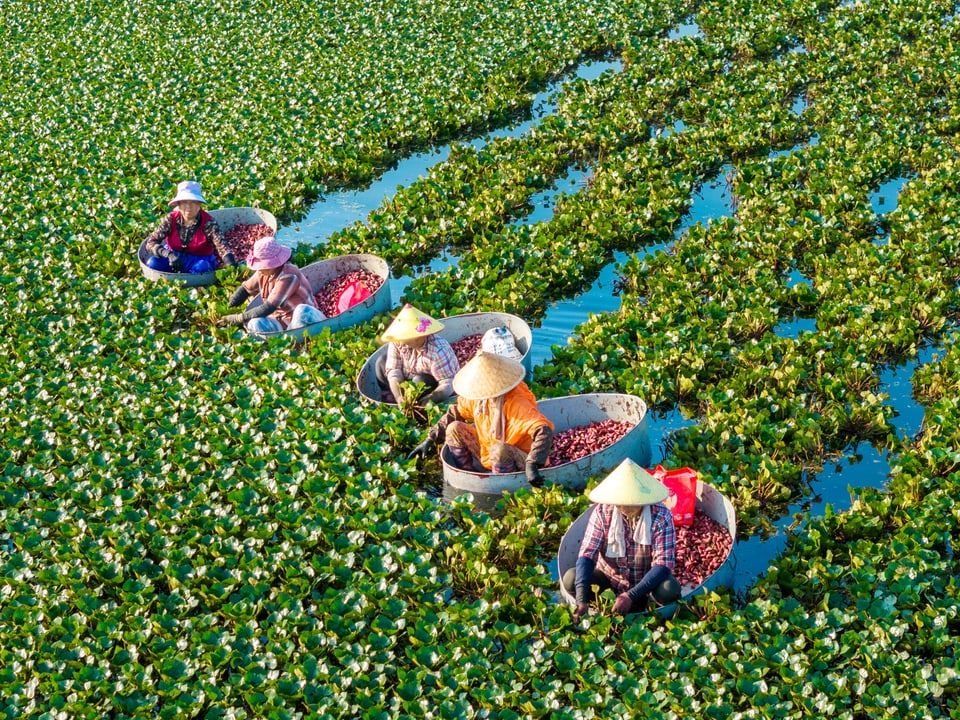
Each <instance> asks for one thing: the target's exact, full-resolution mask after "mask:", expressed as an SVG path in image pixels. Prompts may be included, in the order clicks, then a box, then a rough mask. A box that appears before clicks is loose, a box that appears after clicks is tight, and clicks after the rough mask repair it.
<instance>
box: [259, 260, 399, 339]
mask: <svg viewBox="0 0 960 720" xmlns="http://www.w3.org/2000/svg"><path fill="white" fill-rule="evenodd" d="M300 271H301V272H302V273H303V275H304V277H305V278H306V279H307V281H308V282H309V283H310V288H311V289H312V290H313V292H314V293H315V294H316V293H318V292H320V290H321V289H322V288H324V287H326V285H327V284H328V283H331V282H334V281H336V280H338V279H339V278H343V277H345V276H347V275H350V274H351V273H356V272H365V273H371V274H373V275H376V276H377V277H379V278H380V280H381V284H380V287H379V288H377V290H376V291H374V292H373V293H372V294H371V295H370V296H369V297H367V298H366V299H364V300H361V301H360V302H358V303H357V304H355V305H351V306H350V307H348V308H346V309H345V310H343V311H342V312H339V313H337V314H336V315H333V316H331V317H328V318H326V319H325V320H321V321H320V322H315V323H311V324H310V325H304V326H303V327H300V328H296V329H293V330H280V331H277V332H265V333H255V336H256V337H258V338H268V337H281V336H290V337H294V338H303V337H308V336H310V335H317V334H319V333H321V332H323V331H324V330H326V329H329V330H330V332H337V331H339V330H343V329H345V328H349V327H353V326H354V325H359V324H360V323H363V322H366V321H367V320H370V319H372V318H373V317H374V316H375V315H380V314H382V313H385V312H387V311H388V310H389V309H390V267H389V266H388V265H387V262H386V260H384V259H383V258H381V257H378V256H377V255H368V254H363V253H361V254H356V255H339V256H337V257H333V258H329V259H327V260H320V261H319V262H315V263H311V264H310V265H307V266H306V267H303V268H301V269H300ZM262 302H263V300H262V298H261V297H260V296H259V295H257V296H256V297H255V298H253V299H252V300H251V301H250V303H249V305H248V306H247V307H248V308H255V307H257V306H258V305H260V304H261V303H262Z"/></svg>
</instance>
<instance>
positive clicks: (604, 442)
mask: <svg viewBox="0 0 960 720" xmlns="http://www.w3.org/2000/svg"><path fill="white" fill-rule="evenodd" d="M633 427H634V426H633V424H632V423H628V422H625V421H623V420H598V421H596V422H592V423H587V424H586V425H576V426H574V427H572V428H569V429H567V430H561V431H560V432H558V433H556V434H555V435H554V436H553V448H552V449H551V451H550V457H549V458H548V463H547V464H548V465H563V464H564V463H568V462H574V461H576V460H579V459H580V458H583V457H586V456H587V455H591V454H593V453H595V452H598V451H600V450H603V449H604V448H606V447H609V446H610V445H613V444H614V443H615V442H616V441H617V440H619V439H620V438H622V437H623V436H624V435H626V434H627V433H628V432H630V431H631V430H632V429H633Z"/></svg>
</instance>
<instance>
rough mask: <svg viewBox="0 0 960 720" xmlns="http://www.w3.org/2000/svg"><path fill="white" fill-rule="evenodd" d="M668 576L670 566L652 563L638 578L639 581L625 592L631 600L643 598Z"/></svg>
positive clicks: (636, 600) (635, 600)
mask: <svg viewBox="0 0 960 720" xmlns="http://www.w3.org/2000/svg"><path fill="white" fill-rule="evenodd" d="M669 577H670V568H668V567H667V566H666V565H653V566H651V567H650V569H649V570H647V572H646V573H645V574H644V576H643V577H642V578H640V582H638V583H637V584H636V585H634V586H633V587H632V588H630V589H629V590H627V592H626V594H627V595H629V596H630V599H631V600H632V601H633V602H638V601H639V600H641V599H645V598H646V597H647V595H649V594H650V593H652V592H653V589H654V588H655V587H656V586H657V585H659V584H660V583H662V582H663V581H664V580H666V579H667V578H669Z"/></svg>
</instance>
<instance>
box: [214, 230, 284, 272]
mask: <svg viewBox="0 0 960 720" xmlns="http://www.w3.org/2000/svg"><path fill="white" fill-rule="evenodd" d="M271 235H273V229H272V228H271V227H270V226H269V225H265V224H263V223H237V224H236V225H234V226H233V227H231V228H230V229H229V230H227V231H226V232H225V233H224V234H223V240H224V242H225V243H226V244H227V247H228V248H230V249H231V250H233V256H234V257H235V258H236V259H237V262H244V261H245V260H246V259H247V254H248V253H249V252H250V250H252V249H253V244H254V243H255V242H256V241H257V240H259V239H260V238H265V237H270V236H271ZM217 259H218V260H219V261H220V267H223V258H221V257H218V258H217Z"/></svg>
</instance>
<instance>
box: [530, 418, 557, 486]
mask: <svg viewBox="0 0 960 720" xmlns="http://www.w3.org/2000/svg"><path fill="white" fill-rule="evenodd" d="M552 449H553V430H551V429H550V426H549V425H541V426H540V427H538V428H537V429H536V430H535V431H534V433H533V439H532V440H531V442H530V452H528V453H527V468H528V470H527V479H528V480H529V479H530V470H529V467H530V465H531V464H534V465H536V466H537V467H543V466H544V465H546V464H547V458H548V457H549V456H550V450H552ZM530 484H531V485H533V482H531V483H530ZM534 487H536V486H534Z"/></svg>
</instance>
